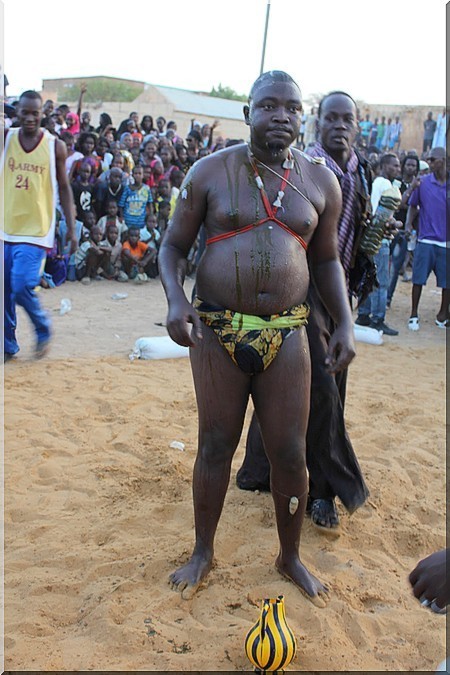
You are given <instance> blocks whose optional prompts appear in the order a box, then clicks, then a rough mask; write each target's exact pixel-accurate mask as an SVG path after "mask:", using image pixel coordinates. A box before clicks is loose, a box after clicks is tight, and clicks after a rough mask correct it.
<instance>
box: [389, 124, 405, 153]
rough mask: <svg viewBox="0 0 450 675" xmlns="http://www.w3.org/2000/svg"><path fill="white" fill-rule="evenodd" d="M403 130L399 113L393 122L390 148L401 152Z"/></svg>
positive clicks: (390, 133)
mask: <svg viewBox="0 0 450 675" xmlns="http://www.w3.org/2000/svg"><path fill="white" fill-rule="evenodd" d="M402 131H403V126H402V123H401V122H400V117H399V116H398V115H397V117H396V118H395V121H394V122H392V124H391V129H390V132H389V149H391V150H394V151H395V152H399V150H400V143H401V140H402Z"/></svg>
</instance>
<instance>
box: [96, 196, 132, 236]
mask: <svg viewBox="0 0 450 675" xmlns="http://www.w3.org/2000/svg"><path fill="white" fill-rule="evenodd" d="M118 214H119V207H118V204H117V201H116V200H115V199H113V198H111V199H108V200H107V202H106V215H105V216H102V217H101V218H100V220H99V221H98V223H97V225H98V227H99V228H100V229H101V231H102V236H105V233H106V230H107V229H108V227H112V226H114V227H115V228H116V229H117V232H118V234H119V241H121V242H122V241H124V240H125V239H126V236H127V233H128V227H127V226H126V224H125V222H124V221H123V220H120V219H119V216H118Z"/></svg>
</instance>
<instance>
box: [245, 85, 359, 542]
mask: <svg viewBox="0 0 450 675" xmlns="http://www.w3.org/2000/svg"><path fill="white" fill-rule="evenodd" d="M318 120H319V122H318V131H319V140H318V141H317V142H316V143H315V144H314V145H313V146H310V148H309V150H308V154H311V155H312V156H313V157H317V158H321V159H322V160H323V161H324V162H325V163H326V166H327V167H328V168H329V169H330V170H331V171H332V172H333V173H334V174H335V176H336V177H337V178H338V180H339V182H340V186H341V190H342V199H343V206H342V211H341V214H340V217H339V223H338V247H339V254H340V260H341V263H342V265H343V267H344V270H345V273H346V277H347V281H348V284H349V285H351V286H352V284H351V282H350V281H349V277H350V276H351V275H352V269H353V268H354V266H355V259H356V257H357V250H358V243H359V239H360V236H361V232H362V227H363V224H365V221H366V218H367V216H368V215H369V214H370V197H369V190H370V184H371V175H370V168H369V166H368V164H367V162H366V161H365V160H364V159H362V158H361V157H360V155H359V154H357V153H356V152H355V151H354V150H353V147H352V146H353V144H354V142H355V138H356V134H357V132H358V126H357V117H356V104H355V102H354V101H353V99H352V98H351V97H350V96H349V95H348V94H345V93H343V92H331V93H330V94H328V95H327V96H325V97H324V99H322V102H321V103H320V105H319V117H318ZM352 290H354V287H353V286H352ZM308 303H309V304H310V306H311V310H312V311H311V313H310V316H309V319H308V324H307V326H306V331H307V335H308V342H309V349H310V353H311V368H312V372H311V375H312V379H311V408H310V413H309V420H308V429H307V435H306V462H307V467H308V472H309V500H308V502H309V504H308V510H309V512H310V516H311V520H312V522H313V524H314V525H315V526H316V527H318V528H320V529H321V530H322V531H323V532H325V533H336V532H337V528H338V525H339V517H338V513H337V511H336V506H335V501H334V500H335V497H336V496H338V497H339V498H340V499H341V501H342V502H343V504H344V505H345V507H346V508H347V509H348V510H349V511H350V512H353V511H354V510H355V509H357V508H358V507H360V506H362V504H363V503H364V502H365V500H366V498H367V496H368V490H367V487H366V484H365V482H364V478H363V476H362V473H361V469H360V467H359V464H358V460H357V458H356V456H355V452H354V450H353V447H352V444H351V442H350V439H349V437H348V434H347V431H346V428H345V419H344V405H345V396H346V384H347V370H346V369H345V370H343V371H341V372H339V373H335V374H331V373H330V372H329V371H328V369H327V367H326V352H327V348H328V344H329V341H330V339H331V338H332V335H333V333H334V331H335V324H334V322H333V320H332V317H331V316H330V314H329V313H328V311H327V309H326V308H325V306H324V304H323V303H322V301H321V299H320V297H319V295H318V292H317V290H316V288H315V285H314V283H313V282H310V286H309V292H308ZM237 484H238V486H239V487H240V488H241V489H253V490H254V489H256V488H259V489H266V490H267V489H270V482H269V462H268V460H267V457H266V455H265V452H264V447H263V443H262V438H261V434H260V430H259V425H258V422H257V419H256V417H255V416H254V417H253V419H252V422H251V425H250V429H249V433H248V437H247V443H246V454H245V459H244V463H243V465H242V467H241V468H240V469H239V471H238V474H237Z"/></svg>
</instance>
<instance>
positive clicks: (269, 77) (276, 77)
mask: <svg viewBox="0 0 450 675" xmlns="http://www.w3.org/2000/svg"><path fill="white" fill-rule="evenodd" d="M266 82H271V83H273V82H290V83H291V84H294V85H295V86H296V87H297V89H298V90H299V91H300V98H301V95H302V93H301V90H300V87H299V86H298V84H297V82H296V81H295V80H294V78H293V77H291V76H290V75H288V73H285V72H284V70H268V71H267V72H265V73H261V75H260V76H259V77H258V78H256V80H255V81H254V82H253V84H252V88H251V89H250V94H249V95H248V102H249V104H250V103H251V101H252V99H253V97H254V95H255V91H256V89H258V87H259V86H260V85H261V84H265V83H266Z"/></svg>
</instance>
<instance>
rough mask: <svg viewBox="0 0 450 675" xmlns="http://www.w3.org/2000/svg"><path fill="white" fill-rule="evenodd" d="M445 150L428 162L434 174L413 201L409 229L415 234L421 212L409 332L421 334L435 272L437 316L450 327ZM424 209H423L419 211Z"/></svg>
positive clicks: (436, 152) (434, 152)
mask: <svg viewBox="0 0 450 675" xmlns="http://www.w3.org/2000/svg"><path fill="white" fill-rule="evenodd" d="M445 154H446V153H445V148H433V149H432V150H431V153H430V157H429V158H428V161H429V162H430V166H431V171H432V173H430V174H428V175H426V176H423V177H422V178H421V179H420V184H419V186H418V187H416V189H415V190H414V192H413V193H412V195H411V197H410V199H409V209H408V215H407V218H406V229H407V230H408V231H409V232H411V230H412V227H413V222H414V218H415V216H416V215H417V211H419V232H418V236H417V245H416V248H415V250H414V260H413V276H412V282H413V287H412V298H411V300H412V305H411V316H410V318H409V321H408V328H409V329H410V330H414V331H417V330H419V328H420V324H419V314H418V310H419V301H420V296H421V294H422V288H423V287H424V286H425V284H426V283H427V280H428V277H429V276H430V274H431V272H434V274H435V276H436V281H437V286H438V288H442V301H441V306H440V309H439V311H438V313H437V316H436V321H435V323H436V325H437V326H438V327H439V328H448V327H449V326H450V317H449V302H450V292H449V288H448V282H447V279H448V277H447V264H446V263H447V261H446V258H447V247H448V245H449V242H448V237H447V216H448V201H447V181H448V177H449V176H448V172H447V171H446V167H445ZM418 207H420V208H418Z"/></svg>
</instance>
